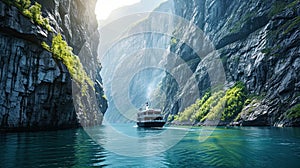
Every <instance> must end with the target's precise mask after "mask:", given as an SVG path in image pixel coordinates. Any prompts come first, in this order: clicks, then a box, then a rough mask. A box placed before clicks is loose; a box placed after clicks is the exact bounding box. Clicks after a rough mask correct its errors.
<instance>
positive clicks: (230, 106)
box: [175, 82, 247, 122]
mask: <svg viewBox="0 0 300 168" xmlns="http://www.w3.org/2000/svg"><path fill="white" fill-rule="evenodd" d="M246 99H247V91H246V88H245V85H244V84H243V83H242V82H237V83H236V84H235V85H234V86H233V87H232V88H230V89H228V90H227V91H226V92H224V91H222V90H221V91H218V92H214V93H210V92H207V93H206V94H205V95H204V96H203V97H202V98H201V99H200V100H197V101H196V102H195V103H194V104H192V105H191V106H189V107H187V108H186V109H185V110H184V111H183V112H181V113H179V114H178V115H176V116H175V121H180V122H183V121H191V122H193V121H198V122H199V121H201V122H203V121H205V120H206V119H208V120H216V119H221V120H222V121H228V120H232V119H234V118H236V116H237V115H238V114H239V113H240V112H241V111H242V109H243V107H244V105H245V101H246Z"/></svg>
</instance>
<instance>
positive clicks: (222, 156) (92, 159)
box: [0, 124, 300, 168]
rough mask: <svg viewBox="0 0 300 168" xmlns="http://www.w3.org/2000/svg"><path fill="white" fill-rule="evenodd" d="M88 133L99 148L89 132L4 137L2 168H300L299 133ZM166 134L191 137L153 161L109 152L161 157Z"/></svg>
mask: <svg viewBox="0 0 300 168" xmlns="http://www.w3.org/2000/svg"><path fill="white" fill-rule="evenodd" d="M88 131H90V132H89V133H91V132H94V133H96V136H94V137H93V138H96V142H98V143H96V142H95V141H93V140H92V139H91V138H90V137H89V136H88V134H87V133H86V132H85V131H84V130H83V129H76V130H63V131H51V132H35V133H9V134H0V135H1V136H0V145H1V148H0V157H1V160H0V163H1V164H0V167H5V168H6V167H8V168H10V167H99V166H108V167H251V168H252V167H270V168H271V167H272V168H273V167H298V166H299V161H300V129H299V128H269V127H268V128H267V127H265V128H258V127H237V128H224V127H218V128H216V129H215V130H214V132H213V134H212V135H211V136H209V137H208V138H206V139H205V140H203V139H201V136H199V135H201V134H200V132H201V131H202V132H203V131H204V129H203V128H199V127H197V128H194V127H193V128H185V127H182V128H162V129H143V128H137V127H134V125H132V124H119V125H114V126H113V127H108V126H101V127H97V128H93V129H90V130H88ZM111 131H112V132H111ZM166 132H167V133H168V134H169V133H170V134H173V135H175V136H176V135H179V136H182V135H185V136H184V138H183V139H182V140H181V141H180V142H179V143H176V145H175V146H172V147H170V148H169V149H168V150H166V151H161V152H159V153H156V154H155V155H151V156H147V157H131V156H128V155H125V156H124V155H118V154H116V153H114V152H112V151H111V150H109V149H110V147H111V146H114V148H113V149H118V150H117V151H120V150H127V151H124V152H123V153H128V152H132V153H136V152H139V151H138V150H136V149H142V150H141V151H140V152H141V153H147V152H146V151H150V152H148V153H147V154H151V153H155V152H151V151H160V150H159V149H157V148H164V147H166V146H167V145H169V143H167V141H165V140H161V139H159V138H158V137H160V136H161V135H163V134H164V133H166ZM125 136H127V138H125V140H124V139H122V138H123V137H125ZM128 137H129V138H130V139H128ZM171 137H173V136H171ZM132 139H134V140H133V141H129V140H132ZM168 141H172V139H168ZM99 144H100V145H99ZM133 144H134V145H133ZM141 145H144V146H142V147H141ZM134 146H135V147H134ZM138 146H139V147H138Z"/></svg>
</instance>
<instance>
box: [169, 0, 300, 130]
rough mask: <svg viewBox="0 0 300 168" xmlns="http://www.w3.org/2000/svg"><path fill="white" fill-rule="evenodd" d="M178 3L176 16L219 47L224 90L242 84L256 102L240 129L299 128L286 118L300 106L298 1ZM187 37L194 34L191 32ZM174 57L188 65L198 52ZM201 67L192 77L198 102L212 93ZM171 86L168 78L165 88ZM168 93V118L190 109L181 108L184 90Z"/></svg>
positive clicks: (177, 0) (175, 48) (243, 117)
mask: <svg viewBox="0 0 300 168" xmlns="http://www.w3.org/2000/svg"><path fill="white" fill-rule="evenodd" d="M174 2H175V13H176V14H177V15H179V16H182V17H184V18H186V19H188V20H189V21H191V22H193V23H194V24H196V25H197V26H198V27H199V28H201V29H202V30H203V32H204V34H205V35H207V36H208V37H209V39H210V40H211V41H212V43H213V44H214V46H215V49H216V50H217V52H218V53H219V57H220V58H221V61H222V63H223V67H224V71H225V74H226V83H225V87H229V86H232V84H233V83H235V82H237V81H242V82H243V83H245V85H246V87H247V89H248V91H249V95H250V97H251V98H254V99H253V101H255V102H253V103H250V104H249V105H247V106H245V108H244V109H243V110H242V113H241V118H240V120H239V123H240V124H242V125H272V126H299V119H297V118H292V119H291V118H290V119H287V117H286V116H287V111H288V109H290V108H292V107H294V106H295V105H297V104H299V103H300V97H299V96H300V95H299V92H300V85H299V83H300V78H299V73H300V64H299V60H300V48H299V41H300V40H299V38H300V32H299V30H298V27H299V24H300V21H299V18H300V2H299V1H298V0H295V1H293V0H290V1H284V2H283V1H276V0H267V1H266V0H261V1H231V0H225V1H218V0H205V1H197V0H192V1H184V0H174ZM186 31H187V32H188V33H190V34H192V33H193V30H192V29H187V30H186ZM189 31H191V32H189ZM191 38H193V37H191ZM179 49H180V50H179ZM171 51H172V52H174V53H176V54H178V55H179V56H180V57H181V58H180V59H182V58H185V57H187V55H190V58H191V59H188V60H187V62H188V61H190V60H192V59H193V56H192V55H193V54H194V51H193V50H191V49H190V48H189V47H188V46H186V44H182V43H178V44H176V45H175V46H173V48H171ZM184 51H187V52H184ZM201 62H202V63H201ZM201 62H200V63H196V67H197V68H195V69H194V73H193V75H194V76H196V77H197V78H196V79H197V85H198V86H197V87H199V91H200V92H199V93H200V95H199V97H201V96H202V95H203V91H205V90H207V89H208V88H209V87H210V86H209V81H210V78H209V75H208V74H207V72H206V73H205V70H204V71H203V65H204V66H205V64H203V61H201ZM206 66H207V65H206ZM176 67H178V66H176ZM176 67H174V68H173V71H176ZM194 76H190V77H189V78H194ZM168 80H170V79H168V78H165V81H166V82H164V83H165V85H166V84H167V83H168V82H167V81H168ZM207 81H208V83H207ZM165 87H166V88H167V89H166V90H167V92H166V94H167V97H168V100H167V102H168V106H167V107H166V110H167V111H168V113H171V114H177V113H178V112H180V111H182V110H183V109H184V108H186V107H187V106H188V104H189V103H182V100H183V99H184V96H185V92H186V91H185V90H183V89H179V90H178V88H177V87H175V86H174V87H172V86H170V85H169V86H167V85H166V86H165ZM190 87H193V86H190ZM257 97H259V99H257ZM251 100H252V99H251Z"/></svg>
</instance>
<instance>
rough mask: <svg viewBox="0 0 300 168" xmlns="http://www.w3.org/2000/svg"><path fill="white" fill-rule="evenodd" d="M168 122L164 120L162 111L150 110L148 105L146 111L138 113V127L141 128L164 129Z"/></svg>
mask: <svg viewBox="0 0 300 168" xmlns="http://www.w3.org/2000/svg"><path fill="white" fill-rule="evenodd" d="M165 123H166V121H165V120H164V119H163V115H162V114H161V110H160V109H151V108H149V105H148V103H146V109H145V110H140V111H139V112H138V113H137V125H138V126H139V127H163V126H164V125H165Z"/></svg>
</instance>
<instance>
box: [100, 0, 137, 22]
mask: <svg viewBox="0 0 300 168" xmlns="http://www.w3.org/2000/svg"><path fill="white" fill-rule="evenodd" d="M140 1H141V0H98V2H97V5H96V9H95V12H96V14H97V17H98V19H99V20H105V19H106V18H107V17H108V16H109V14H110V13H111V12H112V11H113V10H115V9H117V8H120V7H123V6H128V5H133V4H136V3H139V2H140Z"/></svg>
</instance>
